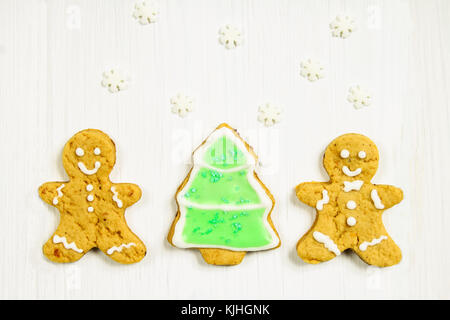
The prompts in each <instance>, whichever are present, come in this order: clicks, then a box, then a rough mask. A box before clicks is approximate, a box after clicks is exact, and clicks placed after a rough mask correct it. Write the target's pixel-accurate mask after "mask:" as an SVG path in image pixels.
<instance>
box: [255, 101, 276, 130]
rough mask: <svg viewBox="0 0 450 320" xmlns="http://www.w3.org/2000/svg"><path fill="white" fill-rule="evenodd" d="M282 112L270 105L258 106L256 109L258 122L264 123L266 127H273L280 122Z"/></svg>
mask: <svg viewBox="0 0 450 320" xmlns="http://www.w3.org/2000/svg"><path fill="white" fill-rule="evenodd" d="M281 113H282V110H281V108H280V107H278V106H275V105H273V104H271V103H266V104H263V105H260V106H259V108H258V121H259V122H262V123H264V125H265V126H266V127H270V126H273V125H274V124H275V123H278V122H280V121H281Z"/></svg>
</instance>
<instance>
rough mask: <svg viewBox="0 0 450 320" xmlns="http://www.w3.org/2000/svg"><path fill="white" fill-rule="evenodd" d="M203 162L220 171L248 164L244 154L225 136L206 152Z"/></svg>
mask: <svg viewBox="0 0 450 320" xmlns="http://www.w3.org/2000/svg"><path fill="white" fill-rule="evenodd" d="M203 160H204V161H205V162H206V163H207V164H209V165H210V166H213V167H215V168H219V169H230V168H235V167H239V166H242V165H244V164H246V158H245V155H244V153H243V152H242V151H241V150H240V149H239V148H238V147H237V146H236V144H235V143H234V142H233V141H231V139H230V138H228V137H227V136H225V135H224V136H222V137H220V138H219V139H217V140H216V141H215V142H214V144H212V145H211V146H210V147H209V148H208V150H206V152H205V156H204V158H203Z"/></svg>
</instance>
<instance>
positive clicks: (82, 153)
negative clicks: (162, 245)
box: [39, 129, 146, 264]
mask: <svg viewBox="0 0 450 320" xmlns="http://www.w3.org/2000/svg"><path fill="white" fill-rule="evenodd" d="M115 161H116V147H115V145H114V142H113V141H112V140H111V139H110V138H109V137H108V136H107V135H106V134H105V133H103V132H102V131H100V130H94V129H88V130H83V131H81V132H78V133H77V134H75V135H74V136H73V137H72V138H71V139H70V140H69V141H68V142H67V143H66V146H65V147H64V150H63V165H64V169H65V170H66V172H67V174H68V175H69V178H70V181H69V182H48V183H45V184H43V185H42V186H41V187H40V188H39V195H40V197H41V198H42V199H43V200H44V201H45V202H47V203H48V204H50V205H52V206H55V207H56V208H57V209H58V210H59V212H60V214H61V219H60V223H59V226H58V228H57V229H56V231H55V233H54V234H53V235H52V237H51V238H50V239H49V240H48V241H47V243H46V244H45V245H44V247H43V251H44V254H45V256H47V258H49V259H50V260H52V261H54V262H74V261H77V260H78V259H80V258H81V257H82V256H83V255H84V254H85V253H86V252H88V251H89V250H90V249H92V248H99V249H100V250H101V251H103V252H104V253H105V254H106V255H107V256H109V257H110V258H111V259H113V260H115V261H117V262H120V263H125V264H128V263H135V262H138V261H140V260H141V259H142V258H143V257H144V256H145V254H146V248H145V245H144V243H143V242H142V241H141V240H140V239H139V238H138V237H137V236H136V235H135V234H134V233H133V232H132V231H131V230H130V228H129V227H128V226H127V223H126V221H125V216H124V214H125V209H126V208H128V207H130V206H131V205H133V204H134V203H135V202H137V201H138V200H139V199H140V198H141V190H140V189H139V187H138V186H137V185H134V184H131V183H119V184H116V183H112V182H111V181H110V180H109V174H110V172H111V171H112V169H113V167H114V164H115Z"/></svg>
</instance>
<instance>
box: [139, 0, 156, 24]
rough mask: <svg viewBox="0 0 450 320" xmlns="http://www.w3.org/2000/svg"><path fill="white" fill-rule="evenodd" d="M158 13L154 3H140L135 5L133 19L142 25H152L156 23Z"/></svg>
mask: <svg viewBox="0 0 450 320" xmlns="http://www.w3.org/2000/svg"><path fill="white" fill-rule="evenodd" d="M158 13H159V10H158V7H157V6H156V4H155V3H154V2H153V1H140V2H136V4H135V5H134V12H133V17H134V18H135V19H137V20H138V21H139V22H140V23H141V24H150V23H152V22H155V21H156V18H157V15H158Z"/></svg>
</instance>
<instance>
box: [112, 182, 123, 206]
mask: <svg viewBox="0 0 450 320" xmlns="http://www.w3.org/2000/svg"><path fill="white" fill-rule="evenodd" d="M111 191H112V193H113V194H114V196H113V200H114V201H115V202H116V203H117V206H118V207H119V208H122V207H123V202H122V200H120V199H119V193H118V192H116V187H111Z"/></svg>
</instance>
